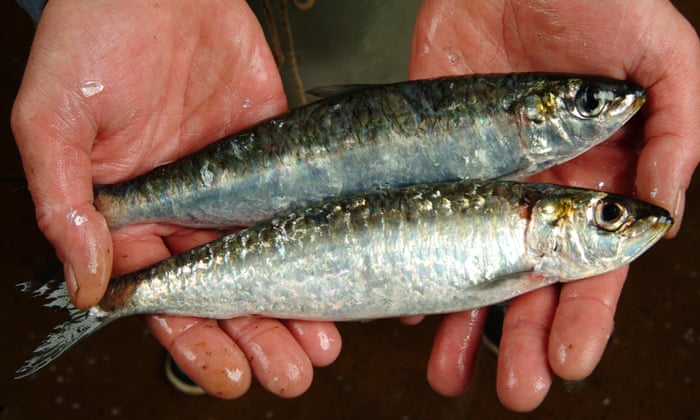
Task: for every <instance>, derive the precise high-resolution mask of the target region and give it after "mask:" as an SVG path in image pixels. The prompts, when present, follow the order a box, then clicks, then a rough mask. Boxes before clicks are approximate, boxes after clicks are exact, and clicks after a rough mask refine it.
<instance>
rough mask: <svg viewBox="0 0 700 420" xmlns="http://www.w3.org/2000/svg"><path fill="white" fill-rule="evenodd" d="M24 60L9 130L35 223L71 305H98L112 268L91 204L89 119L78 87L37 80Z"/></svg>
mask: <svg viewBox="0 0 700 420" xmlns="http://www.w3.org/2000/svg"><path fill="white" fill-rule="evenodd" d="M36 68H37V66H36V65H35V66H32V63H31V59H30V63H29V65H28V67H27V72H26V73H25V77H24V80H23V82H22V87H21V88H20V91H19V93H18V95H17V99H16V101H15V105H14V107H13V112H12V130H13V132H14V135H15V139H16V142H17V146H18V148H19V151H20V153H21V155H22V163H23V165H24V171H25V174H26V176H27V182H28V184H29V189H30V191H31V193H32V198H33V200H34V205H35V207H36V217H37V222H38V225H39V228H40V229H41V231H42V232H43V233H44V235H45V236H46V237H47V239H48V240H49V241H50V242H51V243H52V244H53V246H54V247H55V249H56V252H57V254H58V257H59V258H60V259H61V261H63V263H64V267H65V275H66V283H67V287H68V291H69V293H70V296H71V299H72V301H73V303H74V304H75V306H76V307H78V308H81V309H86V308H88V307H90V306H93V305H95V304H96V303H97V302H99V300H100V298H101V297H102V295H103V293H104V291H105V289H106V287H107V283H108V281H109V276H110V273H111V270H112V241H111V235H110V232H109V228H108V227H107V223H106V222H105V220H104V218H103V217H102V215H101V214H99V213H98V212H97V211H96V210H95V208H94V207H93V206H92V199H93V190H92V170H91V161H90V151H91V149H92V144H93V140H94V138H95V135H96V128H95V127H96V125H95V124H93V125H91V121H94V119H92V118H89V117H88V116H86V113H85V112H81V109H86V108H87V107H84V106H83V105H84V103H83V101H84V99H85V98H82V97H80V94H79V93H78V92H79V90H77V89H76V90H72V89H71V88H70V86H68V87H66V86H65V85H64V84H61V83H56V80H48V81H47V80H41V78H42V77H44V76H46V73H42V72H41V71H36Z"/></svg>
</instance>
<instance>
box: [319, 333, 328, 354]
mask: <svg viewBox="0 0 700 420" xmlns="http://www.w3.org/2000/svg"><path fill="white" fill-rule="evenodd" d="M318 345H319V346H320V347H321V350H323V351H328V349H330V348H331V339H330V338H329V337H328V335H326V333H324V332H319V333H318Z"/></svg>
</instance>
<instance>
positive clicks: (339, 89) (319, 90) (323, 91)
mask: <svg viewBox="0 0 700 420" xmlns="http://www.w3.org/2000/svg"><path fill="white" fill-rule="evenodd" d="M374 86H377V85H374V84H354V85H328V86H318V87H315V88H312V89H309V90H307V91H306V93H308V94H309V95H313V96H316V97H317V98H332V97H334V96H340V95H346V94H348V93H353V92H359V91H361V90H365V89H369V88H371V87H374Z"/></svg>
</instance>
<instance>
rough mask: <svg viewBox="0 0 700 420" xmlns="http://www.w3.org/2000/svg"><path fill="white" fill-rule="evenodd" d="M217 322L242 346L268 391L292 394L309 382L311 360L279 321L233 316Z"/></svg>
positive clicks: (284, 395)
mask: <svg viewBox="0 0 700 420" xmlns="http://www.w3.org/2000/svg"><path fill="white" fill-rule="evenodd" d="M219 325H220V326H221V328H222V329H223V330H224V331H226V333H227V334H228V335H229V336H230V337H231V338H233V340H234V341H235V342H236V343H237V344H238V345H239V346H240V348H241V350H243V352H244V353H245V355H246V356H247V357H248V361H249V362H250V366H251V368H252V369H253V373H254V374H255V377H256V378H258V381H260V383H261V384H262V386H263V387H264V388H265V389H267V390H268V391H270V392H272V393H273V394H275V395H278V396H280V397H285V398H292V397H296V396H299V395H301V394H303V393H304V392H305V391H306V390H307V389H308V388H309V386H311V380H312V379H313V367H312V365H311V361H310V360H309V358H308V356H307V355H306V353H305V352H304V350H303V349H302V348H301V346H300V345H299V344H298V343H297V342H296V340H295V339H294V337H292V335H291V333H290V332H289V330H287V329H286V328H285V327H284V325H282V324H281V323H280V322H279V321H277V320H274V319H269V318H235V319H229V320H224V321H219Z"/></svg>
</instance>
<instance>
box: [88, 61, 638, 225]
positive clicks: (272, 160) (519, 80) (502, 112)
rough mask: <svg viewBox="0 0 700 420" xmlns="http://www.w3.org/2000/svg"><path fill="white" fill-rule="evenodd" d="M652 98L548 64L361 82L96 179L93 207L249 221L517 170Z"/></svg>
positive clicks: (159, 217)
mask: <svg viewBox="0 0 700 420" xmlns="http://www.w3.org/2000/svg"><path fill="white" fill-rule="evenodd" d="M644 100H645V94H644V91H643V90H642V88H641V87H639V86H637V85H635V84H633V83H628V82H624V81H619V80H610V79H602V78H596V77H587V76H568V75H559V74H541V73H522V74H496V75H478V76H460V77H448V78H441V79H433V80H419V81H409V82H402V83H396V84H390V85H374V86H369V87H365V88H363V89H358V88H357V87H355V88H354V90H353V91H352V92H349V93H347V94H341V95H335V96H332V97H329V98H325V99H322V100H320V101H318V102H315V103H312V104H309V105H307V106H304V107H301V108H297V109H294V110H292V111H290V112H289V113H287V114H285V115H282V116H280V117H277V118H273V119H271V120H269V121H266V122H263V123H261V124H258V125H256V126H254V127H252V128H250V129H249V130H247V131H245V132H242V133H239V134H235V135H233V136H230V137H228V138H225V139H222V140H220V141H218V142H216V143H214V144H212V145H210V146H208V147H206V148H204V149H202V150H201V151H199V152H196V153H194V154H192V155H190V156H187V157H185V158H183V159H181V160H178V161H176V162H173V163H170V164H167V165H164V166H162V167H159V168H156V169H154V170H153V171H151V172H149V173H147V174H144V175H143V176H141V177H139V178H136V179H133V180H131V181H127V182H124V183H121V184H115V185H103V186H98V187H96V194H95V206H96V208H97V209H98V210H99V211H100V212H102V213H103V214H104V216H105V218H106V219H107V222H108V224H109V225H110V226H111V227H112V228H119V227H121V226H124V225H127V224H130V223H138V222H152V221H163V222H168V223H174V224H179V225H184V226H193V227H230V226H250V225H252V224H255V223H257V222H260V221H262V220H266V219H268V218H270V217H273V216H275V215H280V214H283V213H285V212H287V211H289V210H290V209H294V208H300V207H304V206H307V205H310V204H312V203H315V202H318V201H320V200H322V199H325V198H328V197H334V196H341V195H346V194H352V193H357V192H361V191H367V190H371V189H374V188H377V187H389V188H394V187H402V186H407V185H412V184H417V183H426V182H444V181H454V180H470V179H471V180H474V179H494V178H501V179H519V178H521V177H524V176H527V175H530V174H533V173H536V172H539V171H541V170H543V169H546V168H548V167H550V166H554V165H556V164H559V163H562V162H565V161H567V160H569V159H572V158H573V157H575V156H577V155H579V154H581V153H583V152H584V151H586V150H587V149H589V148H590V147H593V146H595V145H596V144H598V143H600V142H602V141H604V140H605V139H607V138H608V137H609V136H610V135H611V134H612V133H614V132H615V131H616V130H617V129H619V128H620V127H621V126H622V125H623V124H624V123H625V122H626V121H628V120H629V118H631V117H632V115H634V113H635V112H636V111H637V110H638V109H639V108H640V107H641V106H642V104H643V103H644Z"/></svg>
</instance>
